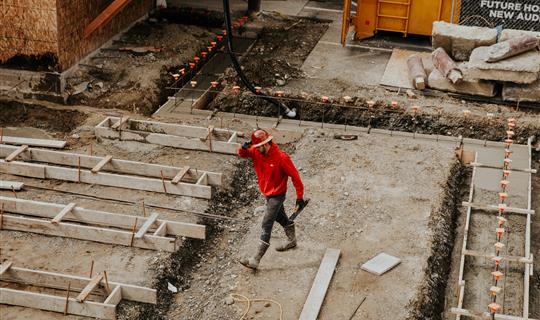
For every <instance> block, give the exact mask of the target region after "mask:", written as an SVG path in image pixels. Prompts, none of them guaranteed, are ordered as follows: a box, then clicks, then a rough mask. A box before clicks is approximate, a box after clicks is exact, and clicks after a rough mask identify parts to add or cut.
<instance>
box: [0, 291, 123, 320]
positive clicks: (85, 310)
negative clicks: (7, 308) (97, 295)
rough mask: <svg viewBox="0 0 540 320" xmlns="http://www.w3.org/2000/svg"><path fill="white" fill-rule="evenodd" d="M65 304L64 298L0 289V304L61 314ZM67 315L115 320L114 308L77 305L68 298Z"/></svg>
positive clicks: (97, 304) (87, 303)
mask: <svg viewBox="0 0 540 320" xmlns="http://www.w3.org/2000/svg"><path fill="white" fill-rule="evenodd" d="M65 303H66V298H65V297H59V296H53V295H49V294H43V293H35V292H27V291H22V290H15V289H8V288H0V304H7V305H12V306H20V307H26V308H34V309H41V310H47V311H54V312H60V313H63V312H64V308H65ZM68 314H74V315H79V316H86V317H92V318H99V319H116V306H114V305H108V304H104V303H99V302H93V301H85V302H84V303H79V302H77V300H75V299H73V298H69V310H68Z"/></svg>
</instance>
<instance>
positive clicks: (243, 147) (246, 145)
mask: <svg viewBox="0 0 540 320" xmlns="http://www.w3.org/2000/svg"><path fill="white" fill-rule="evenodd" d="M249 147H251V141H246V142H244V144H243V145H242V149H244V150H247V149H249Z"/></svg>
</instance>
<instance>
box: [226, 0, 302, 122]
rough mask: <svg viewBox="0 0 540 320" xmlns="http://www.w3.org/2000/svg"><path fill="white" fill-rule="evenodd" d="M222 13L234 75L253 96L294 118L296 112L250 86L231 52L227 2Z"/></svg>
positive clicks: (230, 28)
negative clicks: (236, 75)
mask: <svg viewBox="0 0 540 320" xmlns="http://www.w3.org/2000/svg"><path fill="white" fill-rule="evenodd" d="M223 13H224V16H225V29H226V30H227V49H228V50H229V56H230V57H231V62H232V64H233V66H234V70H236V73H237V74H238V76H239V77H240V79H241V80H242V82H243V83H244V85H245V86H246V87H247V88H248V89H249V91H251V92H252V93H253V94H255V95H257V96H260V97H261V98H262V99H264V100H266V101H268V102H270V103H272V104H273V105H275V106H276V107H278V108H280V109H283V110H284V111H285V114H286V115H287V116H288V117H289V118H294V117H295V116H296V111H295V110H291V109H289V108H288V107H287V106H286V105H284V104H283V103H282V102H280V101H278V100H276V99H274V98H271V97H268V96H262V95H261V94H260V93H258V92H257V90H256V89H255V87H254V86H253V85H252V84H251V82H250V81H249V79H248V78H247V77H246V75H245V74H244V71H242V67H241V66H240V63H239V62H238V59H237V58H236V55H235V54H234V50H233V33H232V27H231V13H230V6H229V0H223Z"/></svg>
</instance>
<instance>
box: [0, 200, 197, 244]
mask: <svg viewBox="0 0 540 320" xmlns="http://www.w3.org/2000/svg"><path fill="white" fill-rule="evenodd" d="M0 203H1V204H3V205H4V211H6V212H12V213H17V214H23V215H27V216H36V217H41V218H48V219H52V218H54V217H55V216H56V215H57V214H58V212H59V211H60V210H62V209H63V208H64V207H65V206H64V205H62V204H56V203H50V202H40V201H34V200H26V199H17V198H13V197H3V196H0ZM135 218H137V225H136V228H140V227H141V226H142V225H143V224H144V223H145V221H146V220H147V219H148V218H146V217H137V216H135V215H125V214H117V213H110V212H104V211H97V210H89V209H85V208H81V207H75V208H73V209H72V210H71V214H69V215H67V216H65V217H64V219H63V220H64V221H75V222H82V223H86V224H93V225H98V226H106V227H116V228H122V229H128V230H132V229H133V224H134V223H135ZM165 222H166V223H167V228H166V230H164V231H166V233H163V234H159V235H165V234H170V235H175V236H182V237H189V238H197V239H204V238H205V233H206V227H205V226H204V225H200V224H194V223H187V222H177V221H170V220H161V219H158V220H157V223H158V224H163V223H165Z"/></svg>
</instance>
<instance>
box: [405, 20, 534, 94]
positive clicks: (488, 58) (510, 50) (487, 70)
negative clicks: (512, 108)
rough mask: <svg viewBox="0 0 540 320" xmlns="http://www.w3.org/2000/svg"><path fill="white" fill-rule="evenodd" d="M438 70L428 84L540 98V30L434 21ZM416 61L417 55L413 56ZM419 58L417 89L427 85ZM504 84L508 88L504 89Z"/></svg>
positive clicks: (412, 67)
mask: <svg viewBox="0 0 540 320" xmlns="http://www.w3.org/2000/svg"><path fill="white" fill-rule="evenodd" d="M432 44H433V49H434V51H433V53H432V56H431V57H432V60H433V65H434V66H435V67H434V68H433V70H427V73H428V74H429V75H428V79H427V87H429V88H432V89H436V90H442V91H448V92H454V93H460V94H468V95H477V96H484V97H495V96H497V95H499V94H500V95H501V96H502V99H503V100H505V101H526V102H540V52H539V50H538V49H539V44H540V32H530V31H521V30H511V29H507V30H503V31H502V32H501V34H500V35H499V34H498V32H497V30H495V29H490V28H480V27H469V26H461V25H456V24H451V23H447V22H442V21H436V22H434V23H433V33H432ZM410 59H411V61H414V60H413V59H414V56H411V57H410ZM418 68H419V65H418V63H416V64H414V63H409V74H410V77H411V80H412V81H413V85H414V86H415V88H416V89H419V90H423V89H424V87H425V84H423V83H422V82H421V81H420V84H419V83H418V80H419V79H420V80H421V76H419V73H420V74H421V72H419V71H418ZM499 88H502V90H499Z"/></svg>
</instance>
